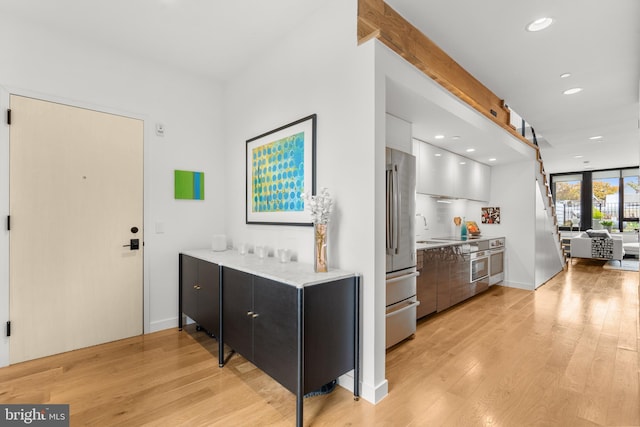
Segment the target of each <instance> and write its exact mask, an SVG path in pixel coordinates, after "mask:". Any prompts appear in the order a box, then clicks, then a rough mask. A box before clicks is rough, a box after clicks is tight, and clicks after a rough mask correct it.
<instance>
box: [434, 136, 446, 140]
mask: <svg viewBox="0 0 640 427" xmlns="http://www.w3.org/2000/svg"><path fill="white" fill-rule="evenodd" d="M434 138H435V139H444V135H436V136H434Z"/></svg>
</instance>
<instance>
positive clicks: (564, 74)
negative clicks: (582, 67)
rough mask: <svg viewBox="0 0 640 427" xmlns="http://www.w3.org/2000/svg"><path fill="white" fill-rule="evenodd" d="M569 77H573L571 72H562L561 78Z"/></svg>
mask: <svg viewBox="0 0 640 427" xmlns="http://www.w3.org/2000/svg"><path fill="white" fill-rule="evenodd" d="M567 77H571V73H562V74H560V78H561V79H566V78H567Z"/></svg>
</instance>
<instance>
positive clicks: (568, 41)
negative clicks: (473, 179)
mask: <svg viewBox="0 0 640 427" xmlns="http://www.w3.org/2000/svg"><path fill="white" fill-rule="evenodd" d="M386 2H387V3H388V4H389V5H390V6H391V7H393V8H394V9H395V10H396V11H397V12H398V13H400V14H401V15H402V16H403V17H405V18H406V19H407V20H408V21H410V22H411V23H412V24H413V25H414V26H416V27H418V28H419V29H420V30H421V31H422V32H423V33H424V34H425V35H426V36H427V37H429V38H430V39H431V40H432V41H433V42H434V43H436V44H437V45H438V46H439V47H440V48H442V49H443V50H444V51H445V52H447V54H448V55H449V56H451V57H452V58H453V59H454V60H455V61H456V62H458V63H459V64H460V65H461V66H462V67H463V68H465V69H466V70H467V71H468V72H470V73H471V74H472V75H473V76H475V77H476V78H477V79H478V80H479V81H481V82H482V83H483V84H484V85H485V86H487V87H488V88H489V89H490V90H491V91H492V92H493V93H495V94H496V95H497V96H498V97H499V98H501V99H504V100H505V102H506V103H507V104H508V105H509V106H510V107H511V108H512V109H513V110H514V111H516V112H517V113H518V114H519V115H520V116H521V117H523V118H524V119H525V120H526V121H527V122H528V123H529V124H530V126H531V127H532V128H533V129H534V130H535V133H536V136H537V138H538V142H539V144H540V147H541V152H542V157H543V160H544V163H545V168H546V170H547V172H569V171H581V170H585V169H587V168H591V169H606V168H614V167H623V166H634V165H636V166H637V165H638V163H639V157H640V137H639V136H640V133H639V130H638V125H639V117H640V109H639V104H638V95H639V89H638V83H639V82H640V19H639V17H640V2H639V1H638V0H615V1H602V0H563V1H557V0H538V1H529V2H524V1H513V0H492V1H489V2H478V1H473V0H451V1H446V2H445V1H439V0H421V1H415V0H386ZM543 16H548V17H551V18H553V20H554V22H553V24H552V25H551V26H550V27H549V28H547V29H546V30H544V31H541V32H537V33H533V32H527V31H525V26H526V25H527V24H528V23H530V22H531V21H533V20H535V19H537V18H540V17H543ZM563 73H571V76H570V77H567V78H560V75H561V74H563ZM572 87H582V88H583V89H584V90H583V91H582V92H580V93H577V94H575V95H563V94H562V92H563V91H564V90H566V89H569V88H572ZM424 120H425V123H424V126H425V127H428V126H429V123H428V118H426V117H425V119H424ZM420 126H421V123H417V126H416V123H414V130H415V128H416V127H420ZM447 132H454V133H447ZM455 132H456V130H455V129H450V130H447V129H443V130H442V131H439V133H441V134H444V135H455V134H456V133H455ZM594 136H602V138H601V139H599V140H591V139H589V138H590V137H594ZM422 138H425V139H428V140H429V141H428V142H433V143H436V141H434V140H433V133H432V134H430V135H426V134H425V135H422ZM499 155H500V154H499V153H497V154H496V155H495V156H496V157H499ZM578 156H582V157H578ZM480 160H481V159H480ZM485 162H486V160H485Z"/></svg>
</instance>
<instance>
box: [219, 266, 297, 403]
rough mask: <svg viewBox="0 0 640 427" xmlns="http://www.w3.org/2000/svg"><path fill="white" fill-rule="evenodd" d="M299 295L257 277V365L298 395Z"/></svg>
mask: <svg viewBox="0 0 640 427" xmlns="http://www.w3.org/2000/svg"><path fill="white" fill-rule="evenodd" d="M297 292H298V289H297V288H295V287H293V286H289V285H285V284H282V283H278V282H275V281H273V280H269V279H265V278H262V277H254V286H253V307H254V311H255V313H256V314H257V315H258V317H256V318H255V319H254V324H253V328H254V338H253V339H254V341H253V344H254V360H255V364H256V366H259V367H260V369H262V370H263V371H264V372H266V373H267V374H269V375H270V376H271V377H273V378H274V379H276V380H277V381H278V382H279V383H280V384H282V385H283V386H285V387H286V388H287V389H288V390H289V391H291V392H294V393H295V391H296V378H297V369H296V366H297V363H296V362H297V358H298V348H297V342H298V327H297V326H298V315H297V312H298V303H297ZM225 304H226V297H225ZM225 340H226V338H225Z"/></svg>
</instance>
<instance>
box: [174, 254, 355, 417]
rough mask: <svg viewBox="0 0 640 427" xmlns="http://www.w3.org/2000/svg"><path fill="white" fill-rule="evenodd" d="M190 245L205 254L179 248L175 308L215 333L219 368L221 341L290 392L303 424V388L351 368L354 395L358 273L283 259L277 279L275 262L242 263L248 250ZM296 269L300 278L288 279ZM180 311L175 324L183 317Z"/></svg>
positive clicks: (316, 385)
mask: <svg viewBox="0 0 640 427" xmlns="http://www.w3.org/2000/svg"><path fill="white" fill-rule="evenodd" d="M190 252H191V253H194V254H195V256H200V254H203V255H202V257H203V258H204V259H200V258H196V257H194V256H189V255H186V254H180V275H179V277H180V287H179V289H180V291H179V294H180V297H179V312H180V313H184V314H186V315H187V316H189V317H190V318H192V319H193V320H194V321H195V322H196V323H198V324H199V325H200V326H202V327H203V328H204V329H206V330H207V331H208V332H210V333H212V334H213V335H215V336H216V337H217V338H218V363H219V366H220V367H223V366H224V362H225V354H224V344H227V345H228V346H229V347H230V348H231V349H232V350H233V351H235V352H237V353H239V354H241V355H242V356H244V357H245V358H246V359H247V360H249V361H250V362H252V363H253V364H254V365H256V366H257V367H258V368H260V369H261V370H263V371H264V372H265V373H267V374H268V375H269V376H271V377H272V378H273V379H275V380H276V381H278V382H279V383H280V384H282V385H283V386H284V387H285V388H287V389H288V390H289V391H291V392H292V393H294V394H295V395H296V425H298V426H302V420H303V415H302V412H303V399H304V395H305V394H307V393H309V392H312V391H316V390H318V389H320V387H322V386H323V385H325V384H327V383H329V382H331V381H333V380H335V379H337V378H338V377H339V376H341V375H344V374H346V373H347V372H349V371H351V370H352V369H353V370H354V376H353V382H354V396H355V398H356V399H357V398H358V396H359V394H360V391H359V385H360V378H359V377H360V375H359V372H360V370H359V366H358V361H359V359H360V355H359V341H360V339H359V330H360V327H359V300H360V295H359V286H360V284H359V277H358V276H357V275H355V274H345V272H338V271H336V273H337V274H334V275H327V274H326V273H324V275H323V273H317V274H316V273H311V276H310V274H309V272H308V271H307V270H306V268H307V267H306V266H301V265H296V264H297V263H291V264H288V266H287V268H288V269H291V271H287V272H284V273H283V274H284V275H285V276H286V277H289V278H288V279H286V280H284V279H283V281H279V280H274V279H276V278H277V277H270V276H272V275H273V273H272V272H273V271H279V270H280V268H281V267H282V266H281V265H279V266H278V268H275V266H274V265H273V264H272V265H271V266H270V267H266V270H265V272H264V273H262V272H261V269H264V268H265V267H264V265H265V264H264V262H263V261H260V262H258V263H257V264H256V265H255V266H253V265H251V267H246V265H247V259H248V258H247V257H245V258H240V259H238V258H234V256H233V255H224V254H222V255H220V254H218V255H215V256H214V255H210V252H206V251H190ZM207 259H212V260H213V259H216V260H217V259H221V260H222V261H220V262H219V263H214V262H210V261H207ZM267 262H269V261H267ZM274 262H277V261H274ZM234 263H236V264H239V265H244V266H245V267H246V268H247V271H244V268H243V267H240V268H243V269H242V270H240V269H236V268H233V266H234V265H235V264H234ZM229 265H231V266H229ZM251 268H253V269H255V270H256V271H252V270H251ZM308 268H310V269H311V271H312V269H313V267H312V266H308ZM296 269H297V270H298V271H296ZM292 271H293V273H294V274H293V275H292V274H291V272H292ZM265 276H266V277H265ZM297 276H300V277H301V279H299V280H300V281H301V282H298V279H291V278H290V277H297ZM308 280H310V281H308ZM291 282H292V283H293V284H292V283H291ZM216 295H217V297H216ZM212 304H214V305H215V306H212ZM179 318H180V320H179V326H180V328H182V316H181V315H180V316H179ZM209 328H211V329H209ZM216 331H217V332H216Z"/></svg>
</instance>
